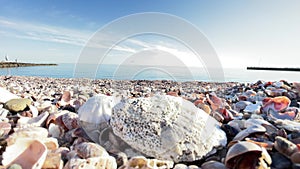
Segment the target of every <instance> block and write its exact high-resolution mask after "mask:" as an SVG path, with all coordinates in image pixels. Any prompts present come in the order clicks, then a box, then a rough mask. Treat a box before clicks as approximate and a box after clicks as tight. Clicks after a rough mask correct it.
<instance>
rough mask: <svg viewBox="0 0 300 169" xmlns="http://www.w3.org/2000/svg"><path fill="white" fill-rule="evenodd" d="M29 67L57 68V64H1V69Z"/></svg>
mask: <svg viewBox="0 0 300 169" xmlns="http://www.w3.org/2000/svg"><path fill="white" fill-rule="evenodd" d="M28 66H57V64H54V63H21V62H0V68H11V67H28Z"/></svg>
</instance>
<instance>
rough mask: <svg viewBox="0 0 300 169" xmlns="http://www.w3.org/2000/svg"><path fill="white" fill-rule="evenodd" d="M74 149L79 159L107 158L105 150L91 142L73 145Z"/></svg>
mask: <svg viewBox="0 0 300 169" xmlns="http://www.w3.org/2000/svg"><path fill="white" fill-rule="evenodd" d="M74 149H75V150H76V152H77V154H78V156H80V157H81V158H84V159H87V158H90V157H104V156H105V157H107V156H109V155H108V153H107V152H106V150H105V149H104V148H103V147H101V146H100V145H98V144H95V143H91V142H83V143H80V144H78V145H75V147H74Z"/></svg>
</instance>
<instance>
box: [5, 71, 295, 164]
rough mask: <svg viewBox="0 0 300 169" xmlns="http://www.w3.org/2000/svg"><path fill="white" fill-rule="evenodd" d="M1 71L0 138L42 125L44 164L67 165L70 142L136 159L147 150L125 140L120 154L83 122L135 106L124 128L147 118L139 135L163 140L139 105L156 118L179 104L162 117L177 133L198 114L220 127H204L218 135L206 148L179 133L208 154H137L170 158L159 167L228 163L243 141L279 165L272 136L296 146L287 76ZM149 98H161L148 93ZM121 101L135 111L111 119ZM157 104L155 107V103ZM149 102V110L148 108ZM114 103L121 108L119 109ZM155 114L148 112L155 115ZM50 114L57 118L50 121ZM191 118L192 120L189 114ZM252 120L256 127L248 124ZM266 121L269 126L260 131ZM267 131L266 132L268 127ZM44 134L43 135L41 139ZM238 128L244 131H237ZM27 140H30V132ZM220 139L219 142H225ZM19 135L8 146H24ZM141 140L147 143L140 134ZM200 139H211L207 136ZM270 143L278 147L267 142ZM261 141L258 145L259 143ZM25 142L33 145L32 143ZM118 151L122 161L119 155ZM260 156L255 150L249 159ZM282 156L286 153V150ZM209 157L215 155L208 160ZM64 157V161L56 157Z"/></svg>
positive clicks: (115, 157)
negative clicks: (48, 147) (115, 76)
mask: <svg viewBox="0 0 300 169" xmlns="http://www.w3.org/2000/svg"><path fill="white" fill-rule="evenodd" d="M4 78H6V77H5V76H3V75H0V79H1V80H0V89H1V90H0V95H1V97H0V112H2V114H1V118H2V125H5V126H8V127H6V128H5V133H3V134H2V139H6V140H7V138H13V137H16V134H14V132H12V131H18V133H20V132H25V133H27V132H28V130H27V129H28V128H29V127H32V128H31V129H30V131H29V133H30V134H31V135H35V132H36V131H45V133H44V134H41V135H40V136H38V138H39V139H38V141H39V140H43V139H45V140H46V139H47V140H51V141H52V142H53V145H55V147H54V148H53V149H54V150H55V152H53V153H52V156H51V157H48V156H47V158H46V159H45V160H44V161H43V163H44V165H45V166H46V165H47V164H49V163H50V162H51V164H52V163H53V160H52V158H53V159H54V158H55V159H57V160H56V161H55V165H57V166H64V167H65V168H68V167H69V166H71V164H72V165H73V160H74V159H75V158H73V157H70V156H71V155H72V154H74V153H76V154H79V153H80V152H79V151H78V152H77V147H79V146H83V145H90V147H88V148H89V149H91V151H92V150H93V151H96V150H97V151H99V148H98V149H97V147H100V148H101V150H103V151H104V152H105V153H110V155H111V156H112V157H111V158H110V160H111V161H112V163H114V165H115V167H114V168H115V169H117V168H122V166H127V165H130V163H131V161H134V160H135V159H137V158H141V157H140V156H137V155H139V153H142V154H145V153H147V152H149V150H150V149H149V148H146V149H144V150H140V152H139V149H137V148H136V147H135V145H128V147H127V145H126V146H125V147H124V148H128V149H129V150H134V151H131V152H133V153H134V154H131V152H130V153H127V151H123V150H120V152H116V151H115V149H111V147H109V146H106V145H107V144H103V142H99V141H100V140H98V138H100V136H98V135H97V136H95V137H92V136H93V135H90V136H89V133H90V131H91V130H90V128H89V127H91V126H90V124H92V125H93V126H94V125H95V126H96V125H97V126H98V125H99V124H98V122H99V121H97V120H100V119H104V120H106V119H105V118H106V117H108V118H109V119H108V120H110V118H111V117H114V118H115V119H118V120H120V121H121V120H123V117H125V115H128V114H129V113H130V114H131V113H135V115H136V116H137V118H136V119H137V120H139V118H140V117H143V118H141V120H144V121H145V120H148V121H145V122H143V123H130V124H133V125H132V127H133V128H134V129H133V130H130V133H129V134H131V135H133V136H134V135H136V132H139V130H138V129H140V128H141V124H149V125H148V126H149V127H151V128H153V132H152V130H151V132H152V133H150V134H149V135H146V136H149V137H147V139H152V138H153V139H156V138H159V139H160V138H161V139H164V138H165V136H166V137H168V135H165V133H164V132H162V131H161V130H159V129H160V128H158V129H157V130H156V127H157V126H159V125H156V124H161V123H160V121H158V122H157V121H154V120H151V119H150V118H149V119H145V118H144V117H146V116H140V114H141V113H140V112H143V114H156V115H159V116H158V117H163V116H160V113H161V112H162V113H165V112H171V113H172V112H173V111H174V110H179V111H178V112H179V113H180V114H178V116H165V117H163V118H164V120H165V121H168V122H174V123H176V126H179V127H176V128H175V127H173V126H175V125H168V126H166V125H165V126H163V127H168V129H169V130H172V131H174V132H175V133H180V132H181V130H178V129H182V130H188V131H193V130H190V128H194V127H195V126H196V127H197V128H198V129H199V131H200V130H201V131H202V128H203V126H202V123H201V124H200V123H196V119H198V120H203V119H202V118H200V117H208V118H210V119H211V120H212V121H215V122H216V126H215V128H214V130H212V131H219V134H220V135H215V134H212V133H208V134H210V136H209V138H210V137H212V138H213V139H219V140H218V141H216V144H217V145H216V146H213V147H210V148H206V147H204V146H202V145H203V144H199V143H194V142H189V137H188V135H187V136H185V137H186V142H188V143H189V144H192V145H193V146H189V147H187V148H188V149H189V151H190V152H194V151H193V150H194V147H199V148H202V149H204V148H205V151H209V152H214V153H212V154H208V153H206V152H205V153H204V155H201V156H200V155H199V156H189V157H190V158H189V159H187V160H185V159H183V160H181V161H175V160H176V159H175V160H174V159H171V158H166V159H161V158H159V159H158V157H157V156H156V154H152V155H151V154H150V155H149V154H145V155H144V156H143V157H142V158H145V159H146V160H152V159H153V160H162V162H165V163H166V164H165V165H167V164H170V166H168V167H165V168H170V169H172V168H176V166H177V165H184V166H197V168H199V167H202V168H204V167H203V166H206V165H208V164H210V163H216V164H218V165H221V166H228V165H231V164H229V163H228V161H227V162H226V161H224V159H228V158H230V157H231V155H230V154H229V155H228V153H229V152H232V151H231V150H234V148H236V147H239V146H245V147H246V148H247V147H249V146H252V147H253V146H254V147H255V146H256V147H257V146H259V147H257V148H258V151H262V148H266V151H265V153H266V156H268V158H271V157H272V159H275V160H274V161H273V163H272V165H273V166H277V165H278V164H276V162H277V161H280V160H282V159H280V160H278V159H277V158H278V157H277V155H274V153H276V154H279V155H284V154H283V153H282V152H283V151H282V149H285V148H286V147H285V146H281V144H277V142H278V141H280V142H283V141H285V142H287V143H288V144H290V145H291V147H297V144H298V145H299V146H300V143H299V142H298V138H300V137H299V135H300V134H299V133H300V123H299V122H300V114H299V113H298V112H299V110H300V105H299V104H300V95H299V93H300V83H289V82H287V81H275V82H268V81H267V82H264V81H257V82H253V83H247V84H245V83H240V82H205V81H189V82H178V81H171V80H111V79H88V78H51V77H36V76H11V77H9V78H8V79H4ZM2 79H4V80H2ZM163 95H170V96H168V97H169V100H167V99H166V98H165V97H163ZM111 96H113V97H111ZM157 96H160V97H157ZM171 96H172V97H171ZM111 98H113V99H114V101H113V103H111V102H110V100H109V99H111ZM153 98H159V99H164V100H157V99H156V100H153ZM131 99H133V100H131ZM151 99H152V100H153V101H152V100H151ZM178 99H179V100H178ZM147 100H150V101H147ZM180 101H182V104H178V105H177V103H180ZM111 104H112V105H111ZM124 104H126V105H125V106H124V107H125V108H126V107H132V108H138V109H136V110H141V111H132V110H135V109H129V108H128V109H127V108H126V110H125V108H124V109H123V108H122V111H120V112H119V113H122V112H127V113H125V115H124V116H123V114H122V116H120V117H122V118H118V117H119V116H117V114H114V115H112V114H111V112H112V111H113V109H114V107H115V106H116V105H118V106H119V105H124ZM160 104H161V105H162V106H160ZM11 105H17V106H11ZM96 105H99V106H101V107H100V108H99V107H98V108H99V109H98V108H97V107H95V106H96ZM108 105H111V106H108ZM136 105H142V106H144V105H145V107H146V109H143V107H136ZM148 105H150V107H154V108H155V109H148V108H147V106H148ZM118 106H117V108H118ZM178 106H179V107H178ZM195 107H196V108H195ZM140 108H141V109H140ZM114 110H121V109H119V108H118V109H114ZM123 110H124V111H123ZM196 110H197V111H196ZM269 110H272V113H269ZM196 112H197V113H196ZM174 113H177V111H174ZM185 114H188V115H189V116H184V117H186V118H185V119H188V120H186V121H185V123H181V122H180V121H179V119H178V121H177V120H173V118H174V119H176V118H177V117H181V116H183V115H185ZM99 115H101V116H99ZM104 115H105V116H104ZM107 115H108V116H107ZM207 115H208V116H207ZM190 116H191V117H190ZM87 117H88V120H89V121H85V120H86V119H85V118H87ZM126 117H127V120H131V119H133V118H132V116H126ZM155 117H156V116H155ZM155 117H151V118H154V119H155ZM56 119H57V122H56V121H55V120H56ZM63 119H65V120H63ZM125 119H126V118H125ZM159 119H160V118H158V120H159ZM185 119H184V120H185ZM191 119H195V121H193V120H191ZM59 120H60V121H59ZM95 120H96V121H95ZM70 121H71V122H72V123H71V125H69V124H70V123H69V122H70ZM165 121H162V122H163V124H165ZM122 122H123V121H122ZM124 122H125V120H124ZM203 122H205V121H203ZM126 123H127V122H126ZM73 124H74V125H73ZM105 124H106V123H105ZM107 124H108V125H110V124H112V123H109V121H108V123H107ZM128 124H129V123H128ZM240 124H241V126H240ZM254 125H255V126H256V127H254V128H253V126H254ZM121 126H123V125H121ZM124 126H125V125H124ZM264 126H266V127H264ZM101 127H102V128H92V129H93V130H94V129H95V130H98V131H99V133H100V131H101V132H102V131H108V132H110V133H109V136H112V137H106V136H105V137H102V136H101V138H104V139H107V140H105V141H106V143H109V145H112V144H114V146H115V145H118V144H119V143H126V141H127V140H126V138H127V137H125V136H123V135H122V138H121V137H120V139H121V140H118V139H116V137H115V135H112V134H114V133H113V131H110V130H107V127H109V126H101ZM252 128H253V129H257V128H258V129H260V130H259V131H257V130H253V133H248V131H251V132H252V130H250V129H252ZM269 128H271V129H270V130H267V129H269ZM114 130H115V129H114ZM279 130H280V131H282V132H284V133H285V134H286V136H284V135H282V134H281V133H279V132H278V131H279ZM177 131H178V132H177ZM205 131H206V130H205ZM159 132H160V133H159ZM268 132H269V133H270V134H268ZM157 133H158V134H157ZM195 133H196V132H195ZM221 133H222V134H221ZM243 133H244V134H243ZM245 133H246V134H245ZM291 133H294V134H296V135H295V138H294V136H293V137H292V135H291ZM70 134H72V136H70ZM196 134H197V133H196ZM242 134H243V135H242ZM267 134H268V137H262V136H265V135H267ZM43 135H45V137H47V138H43ZM241 135H242V136H243V137H241ZM287 135H289V137H287ZM152 136H153V137H152ZM219 136H220V137H222V138H223V140H221V139H220V137H219ZM282 136H283V137H284V138H283V137H282ZM35 137H36V136H35ZM205 137H206V136H205ZM205 137H204V136H203V137H201V139H203V140H205V139H206V140H207V139H209V138H205ZM95 138H96V139H95ZM261 138H264V139H265V140H263V142H257V141H256V140H257V139H261ZM18 139H22V137H19V135H18ZM26 139H28V138H26ZM29 139H32V140H35V138H29ZM93 139H94V140H93ZM145 139H146V138H145ZM174 139H176V140H174V141H173V142H175V143H176V144H177V142H178V140H177V138H176V137H174ZM196 139H198V137H197V138H195V140H196ZM224 139H225V140H226V142H224ZM295 139H297V140H296V142H293V141H295ZM21 141H23V140H21ZM21 141H19V142H16V143H13V144H11V145H9V146H23V144H21V143H22V142H21ZM179 141H180V140H179ZM237 141H238V142H237ZM41 143H42V142H41ZM143 143H148V142H146V141H143ZM205 143H210V142H209V141H207V142H205ZM19 144H20V145H19ZM43 144H44V143H43ZM136 144H137V145H138V144H139V145H141V143H140V142H136ZM232 144H233V145H232ZM274 144H276V145H278V146H276V147H274V146H273V145H274ZM230 145H231V146H230ZM235 145H236V146H235ZM260 145H263V146H265V147H260ZM283 145H285V144H283ZM1 146H3V147H4V148H3V151H2V152H0V155H3V154H10V153H12V152H10V149H9V148H7V147H9V146H7V145H1ZM32 146H33V147H34V148H36V147H37V148H38V146H39V145H38V144H36V145H32ZM74 147H76V148H74ZM148 147H149V146H148ZM30 148H31V147H29V148H28V149H30ZM120 148H123V147H120ZM158 148H160V147H158ZM250 148H251V147H250ZM202 149H201V150H202ZM60 150H64V152H63V153H62V152H61V151H60ZM135 151H137V153H135ZM168 151H169V152H168V153H178V156H181V154H183V153H184V152H185V150H182V149H179V151H177V150H176V151H173V150H168ZM195 151H196V150H195ZM245 151H246V150H245ZM201 152H203V151H201ZM269 152H270V154H269ZM45 153H47V151H45ZM155 153H156V152H155ZM247 153H251V152H247ZM238 155H239V154H238ZM250 155H251V154H250ZM260 155H261V154H259V157H260ZM239 156H241V157H243V156H244V157H245V158H246V157H247V154H246V155H245V154H242V155H239ZM3 157H5V156H3ZM12 157H14V156H12ZM68 157H69V158H68ZM78 157H79V156H78ZM121 157H122V158H123V159H124V161H125V162H123V161H118V159H119V158H121ZM259 157H255V159H257V158H259ZM288 157H290V155H289V156H288ZM10 158H11V157H10ZM15 158H20V159H21V158H22V160H23V161H28V160H27V157H25V156H22V157H19V156H17V157H15ZM76 158H77V156H76ZM212 158H213V159H216V160H212ZM238 158H240V157H238ZM63 159H66V160H65V161H62V160H63ZM51 160H52V161H51ZM80 160H82V161H84V162H88V159H86V158H80ZM130 160H131V161H130ZM287 160H288V159H287ZM41 165H42V164H41ZM268 165H271V162H269V164H268ZM291 166H292V163H291V162H290V165H289V166H288V167H290V168H291ZM1 167H3V168H8V166H7V164H3V163H1V162H0V168H1ZM43 168H49V167H43ZM186 168H187V167H186ZM190 168H192V167H190ZM223 168H224V167H223Z"/></svg>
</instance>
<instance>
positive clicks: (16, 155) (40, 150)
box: [2, 138, 47, 168]
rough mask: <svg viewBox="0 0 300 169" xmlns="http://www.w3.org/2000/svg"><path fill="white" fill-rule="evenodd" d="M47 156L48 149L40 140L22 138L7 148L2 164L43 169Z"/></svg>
mask: <svg viewBox="0 0 300 169" xmlns="http://www.w3.org/2000/svg"><path fill="white" fill-rule="evenodd" d="M46 156H47V147H46V146H45V145H44V144H43V143H41V142H40V141H39V140H32V139H26V138H21V139H18V140H17V141H16V142H15V143H14V144H13V145H10V146H8V147H6V150H5V152H4V153H3V160H2V164H3V165H4V166H9V165H11V164H19V165H21V166H22V168H41V167H42V165H43V163H44V161H45V159H46Z"/></svg>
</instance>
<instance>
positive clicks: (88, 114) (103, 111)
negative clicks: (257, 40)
mask: <svg viewBox="0 0 300 169" xmlns="http://www.w3.org/2000/svg"><path fill="white" fill-rule="evenodd" d="M114 105H115V102H114V100H113V97H112V96H106V95H102V94H99V95H95V96H93V97H91V98H89V99H88V100H87V102H86V103H85V104H84V105H82V106H81V107H80V108H79V110H78V115H79V118H80V120H81V121H84V122H88V123H93V124H101V123H102V122H108V121H109V119H110V116H111V111H112V107H113V106H114Z"/></svg>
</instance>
